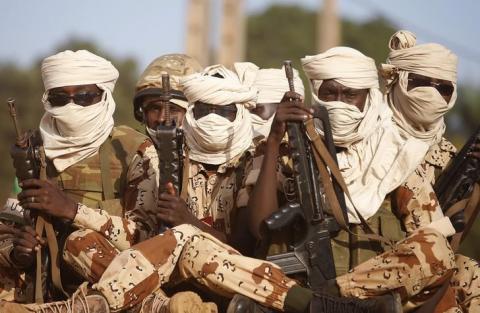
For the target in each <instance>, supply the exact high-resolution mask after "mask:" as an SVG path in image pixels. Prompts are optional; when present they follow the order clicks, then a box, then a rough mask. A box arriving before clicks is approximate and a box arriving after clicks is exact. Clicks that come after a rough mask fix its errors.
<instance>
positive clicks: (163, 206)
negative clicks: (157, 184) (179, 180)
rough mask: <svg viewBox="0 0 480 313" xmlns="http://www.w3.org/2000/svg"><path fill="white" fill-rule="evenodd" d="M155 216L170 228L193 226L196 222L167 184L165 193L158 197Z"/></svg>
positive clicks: (170, 185)
mask: <svg viewBox="0 0 480 313" xmlns="http://www.w3.org/2000/svg"><path fill="white" fill-rule="evenodd" d="M156 216H157V218H158V219H160V220H162V221H164V222H165V223H167V224H169V225H171V226H178V225H181V224H194V223H195V222H196V220H197V218H196V217H195V216H194V215H193V214H192V213H191V212H190V210H189V209H188V207H187V203H185V201H184V200H183V199H181V198H180V197H178V196H177V193H176V191H175V188H174V187H173V184H171V183H168V184H167V192H166V193H162V194H161V195H160V196H159V199H158V208H157V212H156Z"/></svg>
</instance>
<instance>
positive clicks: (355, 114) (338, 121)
mask: <svg viewBox="0 0 480 313" xmlns="http://www.w3.org/2000/svg"><path fill="white" fill-rule="evenodd" d="M302 64H303V68H304V70H305V73H306V74H307V77H308V78H309V79H310V81H311V87H312V97H313V99H314V101H315V102H316V103H317V104H318V105H322V106H325V107H326V108H327V111H328V113H329V117H330V120H331V124H332V131H333V135H334V141H335V144H336V145H338V146H343V147H345V148H346V149H345V150H342V152H340V153H338V154H337V158H338V163H339V168H340V170H341V172H342V175H343V176H344V178H345V182H346V184H347V186H348V190H349V192H350V194H351V196H352V200H353V202H354V203H355V206H356V208H357V209H358V211H359V212H360V213H361V214H362V216H363V217H364V218H365V219H367V218H369V217H371V216H373V215H374V214H375V213H376V212H377V211H378V209H379V208H380V205H381V204H382V202H383V200H384V198H385V196H386V195H387V194H388V193H389V192H391V191H392V190H393V189H395V188H396V187H398V186H399V185H400V184H401V183H402V182H404V181H405V179H406V177H407V176H408V175H409V174H410V173H412V172H413V170H414V169H415V167H416V166H417V165H418V164H419V163H420V161H421V159H422V158H423V155H424V154H425V152H426V149H427V146H426V145H424V144H423V143H422V142H420V141H418V140H415V139H411V140H405V139H403V138H402V137H401V136H400V134H399V133H398V130H397V128H396V127H394V125H393V123H392V120H391V111H390V110H389V109H388V106H387V105H386V103H385V100H384V98H383V97H382V95H381V92H380V90H379V88H378V75H377V71H376V67H375V63H374V61H373V60H372V59H371V58H368V57H366V56H365V55H363V54H362V53H361V52H359V51H357V50H354V49H352V48H346V47H336V48H332V49H330V50H327V51H326V52H325V53H322V54H319V55H316V56H308V57H305V58H303V59H302ZM326 79H334V80H335V81H337V82H339V83H341V84H342V85H344V86H347V87H350V88H356V89H366V88H368V89H369V96H368V98H367V101H366V103H365V108H364V110H363V112H360V111H359V110H358V109H357V108H356V107H355V106H353V105H351V104H347V103H343V102H339V101H330V102H324V101H321V100H320V99H318V96H317V94H318V88H319V87H320V85H321V83H322V82H323V80H326ZM317 130H318V131H319V132H320V133H323V132H322V129H320V125H317ZM347 206H348V209H349V212H348V215H349V221H350V222H351V223H359V222H360V220H359V218H358V217H357V214H356V213H355V212H354V210H353V206H352V204H351V203H350V202H349V201H348V200H347Z"/></svg>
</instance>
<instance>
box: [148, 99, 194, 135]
mask: <svg viewBox="0 0 480 313" xmlns="http://www.w3.org/2000/svg"><path fill="white" fill-rule="evenodd" d="M142 107H143V110H144V112H145V120H144V122H145V124H146V125H147V126H148V127H150V128H152V129H155V128H157V127H158V125H162V124H163V123H165V121H166V120H165V104H164V103H163V101H161V99H160V97H158V96H145V97H144V98H143V99H142ZM185 112H186V111H185V109H183V108H181V107H179V106H178V105H176V104H174V103H171V102H170V118H171V119H172V120H174V121H175V123H176V124H175V125H177V126H182V121H183V117H184V116H185Z"/></svg>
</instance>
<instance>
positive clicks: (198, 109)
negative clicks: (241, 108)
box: [193, 101, 237, 122]
mask: <svg viewBox="0 0 480 313" xmlns="http://www.w3.org/2000/svg"><path fill="white" fill-rule="evenodd" d="M212 113H214V114H217V115H220V116H222V117H224V118H226V119H227V120H229V121H230V122H233V121H235V118H236V117H237V106H236V105H235V103H231V104H227V105H212V104H208V103H204V102H201V101H197V102H195V106H194V107H193V117H195V119H196V120H198V119H200V118H202V117H204V116H207V115H208V114H212Z"/></svg>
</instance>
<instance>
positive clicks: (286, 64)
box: [283, 60, 295, 92]
mask: <svg viewBox="0 0 480 313" xmlns="http://www.w3.org/2000/svg"><path fill="white" fill-rule="evenodd" d="M283 67H284V68H285V75H286V76H287V80H288V87H289V89H290V91H292V92H295V86H294V84H293V68H292V61H290V60H285V61H283Z"/></svg>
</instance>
